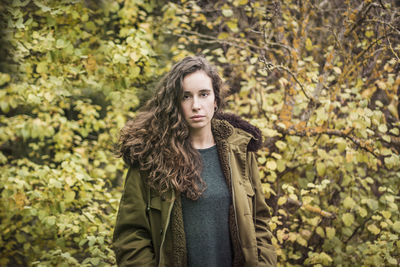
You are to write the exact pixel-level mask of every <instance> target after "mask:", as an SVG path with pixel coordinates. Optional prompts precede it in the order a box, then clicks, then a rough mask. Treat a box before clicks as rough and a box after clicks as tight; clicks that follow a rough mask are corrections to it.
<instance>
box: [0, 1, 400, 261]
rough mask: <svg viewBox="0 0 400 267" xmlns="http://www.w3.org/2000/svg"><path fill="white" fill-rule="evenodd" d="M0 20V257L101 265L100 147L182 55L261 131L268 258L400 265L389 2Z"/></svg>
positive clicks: (100, 4)
mask: <svg viewBox="0 0 400 267" xmlns="http://www.w3.org/2000/svg"><path fill="white" fill-rule="evenodd" d="M0 17H1V20H0V27H1V40H0V59H1V61H0V195H1V196H0V198H1V201H0V235H1V238H0V266H53V265H57V266H109V265H115V260H114V254H113V252H112V251H111V248H110V245H111V237H112V231H113V225H114V222H115V215H116V211H117V207H118V202H119V199H120V197H121V191H122V185H123V180H124V174H125V171H126V167H125V166H124V165H123V162H122V160H121V159H117V158H115V157H114V156H113V153H112V148H113V142H115V141H116V138H117V135H118V131H119V129H120V128H121V127H122V126H123V125H124V123H125V122H126V120H127V119H130V118H134V116H135V112H136V111H137V109H138V108H139V107H140V106H141V105H142V104H143V103H144V101H145V100H146V99H148V97H149V96H150V95H151V93H152V90H153V88H154V84H155V83H156V82H157V80H158V79H159V78H160V77H161V76H162V74H163V73H165V72H166V71H168V69H169V68H170V67H171V65H172V64H173V63H174V62H176V61H177V60H180V59H182V58H183V57H185V56H187V55H194V54H203V55H205V56H206V57H207V58H208V59H209V60H210V61H211V62H212V63H214V64H215V65H217V67H218V69H219V70H220V72H221V74H222V75H223V77H224V80H225V81H226V84H227V86H226V93H227V95H228V97H227V101H228V106H227V110H228V111H230V112H234V113H237V114H239V115H241V116H243V117H244V118H246V119H247V120H249V121H250V122H251V123H253V124H255V125H257V126H258V127H259V128H260V129H261V130H262V133H263V136H264V148H263V149H262V150H261V151H260V152H259V154H258V161H259V166H260V174H261V177H262V182H263V190H264V193H265V197H266V200H267V202H268V204H269V206H270V207H271V213H272V219H271V221H270V227H271V229H272V230H273V232H274V235H275V238H274V240H273V242H274V245H275V246H276V248H277V252H278V260H279V266H398V265H399V264H400V260H399V259H400V241H399V236H400V220H399V217H400V213H399V199H400V192H399V190H400V160H399V152H400V135H399V129H400V121H399V113H400V110H399V94H400V89H399V85H400V76H399V72H400V65H399V63H400V59H399V57H400V30H399V29H400V4H399V2H398V1H395V0H379V1H374V0H332V1H327V0H321V1H315V0H297V1H296V0H288V1H277V0H268V1H254V0H225V1H222V0H221V1H189V0H188V1H184V0H181V1H161V0H160V1H156V0H148V1H145V0H114V1H113V0H102V1H95V0H86V1H81V0H62V1H51V0H48V1H45V0H14V1H12V0H9V1H8V2H7V1H5V3H4V4H2V5H1V6H0Z"/></svg>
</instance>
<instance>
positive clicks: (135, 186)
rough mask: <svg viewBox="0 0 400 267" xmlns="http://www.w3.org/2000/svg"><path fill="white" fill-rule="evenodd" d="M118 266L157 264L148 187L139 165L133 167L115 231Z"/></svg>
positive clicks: (130, 169)
mask: <svg viewBox="0 0 400 267" xmlns="http://www.w3.org/2000/svg"><path fill="white" fill-rule="evenodd" d="M113 250H114V252H115V255H116V260H117V264H118V266H156V260H155V255H154V248H153V245H152V241H151V234H150V224H149V220H148V217H147V214H146V188H145V186H144V182H143V180H142V177H140V172H139V170H138V168H134V167H130V168H129V170H128V174H127V176H126V179H125V186H124V192H123V194H122V198H121V202H120V204H119V209H118V215H117V222H116V225H115V229H114V235H113Z"/></svg>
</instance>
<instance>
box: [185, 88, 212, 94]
mask: <svg viewBox="0 0 400 267" xmlns="http://www.w3.org/2000/svg"><path fill="white" fill-rule="evenodd" d="M211 91H212V90H211V89H200V90H199V92H200V93H204V92H211ZM183 93H184V94H191V93H192V92H190V91H183Z"/></svg>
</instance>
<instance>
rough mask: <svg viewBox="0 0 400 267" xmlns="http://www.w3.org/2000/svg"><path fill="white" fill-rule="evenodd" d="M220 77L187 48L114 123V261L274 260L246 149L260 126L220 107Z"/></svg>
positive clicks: (255, 143) (252, 146)
mask: <svg viewBox="0 0 400 267" xmlns="http://www.w3.org/2000/svg"><path fill="white" fill-rule="evenodd" d="M221 86H222V80H221V78H220V76H219V75H218V73H217V71H216V70H215V68H214V67H213V66H211V65H210V64H209V63H208V62H207V61H206V60H205V59H204V58H203V57H186V58H184V59H183V60H182V61H180V62H178V63H177V64H175V65H174V66H173V67H172V69H171V71H170V72H169V73H167V74H166V75H165V76H164V78H163V79H162V80H161V82H160V84H159V87H158V90H157V92H156V94H155V95H154V97H153V98H152V99H150V100H149V101H148V102H147V104H146V105H145V106H144V108H143V110H142V112H141V113H139V114H138V115H137V117H136V118H135V119H134V120H132V121H129V122H128V123H127V124H126V126H125V127H124V128H123V129H122V130H121V135H120V140H119V151H118V152H119V154H120V156H122V157H123V159H124V161H125V162H126V163H127V164H128V165H129V170H128V174H127V177H126V181H125V188H124V192H123V195H122V199H121V202H120V207H119V211H118V216H117V222H116V226H115V231H114V237H113V242H114V245H113V248H114V251H115V253H116V259H117V263H118V265H119V266H179V267H181V266H199V267H200V266H218V267H220V266H276V253H275V250H274V247H273V246H272V245H271V237H272V235H271V232H270V231H269V228H268V224H267V222H268V219H269V212H268V208H267V205H266V203H265V199H264V195H263V192H262V189H261V182H260V179H259V175H258V169H257V162H256V157H255V154H254V152H255V151H256V150H257V149H258V148H259V147H260V145H261V142H262V140H261V134H260V130H259V129H257V128H256V127H254V126H252V125H250V124H249V123H247V122H245V121H244V120H242V119H240V118H239V117H237V116H235V115H232V114H223V113H221V104H222V99H221V92H220V91H221Z"/></svg>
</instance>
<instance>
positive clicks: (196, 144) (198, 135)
mask: <svg viewBox="0 0 400 267" xmlns="http://www.w3.org/2000/svg"><path fill="white" fill-rule="evenodd" d="M190 140H191V142H192V146H193V148H195V149H205V148H209V147H212V146H213V145H215V141H214V136H213V134H212V131H211V127H207V128H203V129H199V130H191V131H190Z"/></svg>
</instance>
